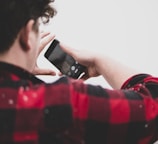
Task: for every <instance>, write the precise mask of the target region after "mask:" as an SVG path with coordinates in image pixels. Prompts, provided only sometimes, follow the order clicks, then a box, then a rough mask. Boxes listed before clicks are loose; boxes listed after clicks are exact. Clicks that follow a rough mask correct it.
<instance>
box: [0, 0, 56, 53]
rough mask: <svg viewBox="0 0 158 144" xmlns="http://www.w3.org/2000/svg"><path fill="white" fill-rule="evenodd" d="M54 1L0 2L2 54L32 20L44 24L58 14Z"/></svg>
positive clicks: (0, 48)
mask: <svg viewBox="0 0 158 144" xmlns="http://www.w3.org/2000/svg"><path fill="white" fill-rule="evenodd" d="M52 2H54V0H0V53H3V52H5V51H7V50H8V49H9V47H10V46H11V45H12V44H13V42H14V40H15V39H16V37H17V35H18V33H19V31H20V30H21V28H22V27H24V26H25V25H26V24H27V22H28V21H29V20H30V19H33V20H35V24H36V23H37V21H38V19H39V18H41V19H42V21H43V23H44V24H45V23H47V22H49V19H50V18H51V17H53V16H54V15H55V14H56V10H55V9H54V8H53V7H52V5H51V4H52Z"/></svg>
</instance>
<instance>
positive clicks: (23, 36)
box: [19, 20, 35, 51]
mask: <svg viewBox="0 0 158 144" xmlns="http://www.w3.org/2000/svg"><path fill="white" fill-rule="evenodd" d="M34 23H35V21H34V20H29V21H28V23H27V24H26V26H25V27H23V28H22V29H21V31H20V34H19V41H20V45H21V47H22V48H23V50H25V51H27V50H29V49H30V48H31V40H30V39H31V35H32V31H33V26H34Z"/></svg>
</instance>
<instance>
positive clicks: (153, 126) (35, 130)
mask: <svg viewBox="0 0 158 144" xmlns="http://www.w3.org/2000/svg"><path fill="white" fill-rule="evenodd" d="M157 115H158V78H154V77H152V76H150V75H147V74H139V75H136V76H133V77H132V78H129V79H128V80H127V81H126V82H125V83H124V84H123V86H122V88H121V89H118V90H111V89H104V88H102V87H100V86H93V85H87V84H84V83H83V82H82V81H81V80H77V81H76V80H73V79H69V78H67V77H62V78H60V79H58V80H57V81H55V82H54V83H52V84H46V83H44V82H43V81H41V80H39V79H38V78H36V77H35V76H34V75H32V74H30V73H29V72H27V71H25V70H23V69H21V68H19V67H16V66H13V65H10V64H7V63H3V62H1V63H0V144H152V143H153V142H154V141H156V140H157V136H158V117H157Z"/></svg>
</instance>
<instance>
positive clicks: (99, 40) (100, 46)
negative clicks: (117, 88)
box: [38, 0, 158, 87]
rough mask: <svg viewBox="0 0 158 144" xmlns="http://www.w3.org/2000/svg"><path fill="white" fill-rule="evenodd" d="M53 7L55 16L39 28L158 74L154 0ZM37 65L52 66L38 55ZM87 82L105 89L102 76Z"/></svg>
mask: <svg viewBox="0 0 158 144" xmlns="http://www.w3.org/2000/svg"><path fill="white" fill-rule="evenodd" d="M54 6H55V7H56V9H57V11H58V14H57V15H56V16H55V17H54V18H53V19H52V21H51V22H50V24H49V25H47V26H45V27H42V28H44V29H45V30H46V31H51V32H52V33H54V34H55V35H56V38H58V39H59V40H60V41H62V42H63V43H65V44H67V45H69V46H71V47H76V48H81V49H83V50H84V49H90V50H91V49H93V50H100V51H103V52H104V53H106V54H108V55H110V56H112V57H114V58H115V59H117V60H119V61H121V62H122V63H125V64H127V65H129V66H131V67H133V68H136V69H139V70H141V71H142V72H148V73H151V74H153V75H158V65H157V60H158V58H157V55H158V54H157V49H158V1H157V0H56V1H55V3H54ZM38 65H39V66H40V67H44V68H50V67H52V66H51V65H50V64H49V63H48V62H47V61H46V59H44V57H43V55H42V54H41V56H40V57H39V61H38ZM40 78H42V79H44V80H45V81H48V82H49V81H52V80H54V78H52V77H40ZM56 78H57V77H56ZM87 82H88V83H92V84H101V85H102V86H105V87H109V85H108V84H107V83H106V82H105V81H104V79H103V78H102V77H99V78H95V79H90V80H89V81H87Z"/></svg>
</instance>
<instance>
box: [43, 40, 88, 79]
mask: <svg viewBox="0 0 158 144" xmlns="http://www.w3.org/2000/svg"><path fill="white" fill-rule="evenodd" d="M44 56H45V58H46V59H47V60H48V61H50V62H51V63H52V64H53V65H54V66H55V67H56V68H57V69H59V70H60V72H61V73H62V74H64V75H67V76H69V77H72V78H74V79H79V78H81V77H82V76H83V75H84V74H85V70H86V67H85V66H83V65H81V64H79V63H78V62H77V61H75V59H74V58H73V57H72V56H70V55H68V54H67V53H65V52H64V51H63V50H62V49H61V47H60V42H59V41H58V40H57V39H54V40H53V42H52V43H51V44H50V46H49V47H48V49H47V51H46V52H45V54H44Z"/></svg>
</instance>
